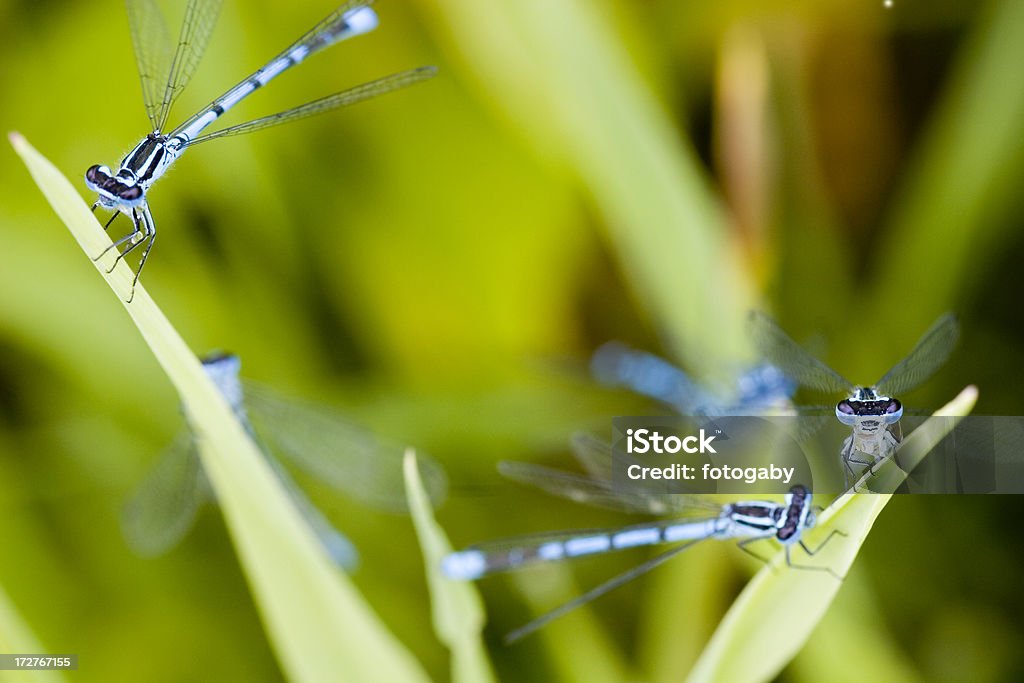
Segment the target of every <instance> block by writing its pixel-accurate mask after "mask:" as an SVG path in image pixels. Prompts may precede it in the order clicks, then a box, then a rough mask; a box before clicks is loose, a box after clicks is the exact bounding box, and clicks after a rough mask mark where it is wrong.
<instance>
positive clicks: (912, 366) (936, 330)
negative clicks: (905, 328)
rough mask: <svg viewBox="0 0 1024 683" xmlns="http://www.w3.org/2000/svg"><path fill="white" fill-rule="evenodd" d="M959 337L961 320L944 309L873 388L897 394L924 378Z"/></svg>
mask: <svg viewBox="0 0 1024 683" xmlns="http://www.w3.org/2000/svg"><path fill="white" fill-rule="evenodd" d="M959 337H960V323H959V322H958V321H957V318H956V316H955V315H953V314H952V313H946V314H945V315H942V316H941V317H939V319H938V320H936V321H935V323H934V324H933V325H932V326H931V327H930V328H929V329H928V331H927V332H925V333H924V335H922V337H921V338H920V339H919V340H918V341H917V345H916V346H914V349H913V350H912V351H911V352H910V353H909V354H907V357H906V358H904V359H903V360H901V361H900V362H899V363H897V364H896V365H894V366H893V368H892V370H890V371H889V372H887V373H885V376H884V377H883V378H882V379H880V380H878V383H877V384H876V385H875V389H876V390H877V391H879V392H880V393H882V394H885V395H887V396H899V395H900V394H903V393H906V392H907V391H910V390H911V389H913V388H914V387H916V386H917V385H918V384H920V383H921V382H923V381H925V380H926V379H928V378H929V377H931V376H932V375H933V374H935V371H936V370H938V369H939V368H940V367H941V366H942V364H943V363H945V362H946V360H947V359H948V358H949V354H951V353H952V352H953V347H954V346H956V341H957V339H958V338H959Z"/></svg>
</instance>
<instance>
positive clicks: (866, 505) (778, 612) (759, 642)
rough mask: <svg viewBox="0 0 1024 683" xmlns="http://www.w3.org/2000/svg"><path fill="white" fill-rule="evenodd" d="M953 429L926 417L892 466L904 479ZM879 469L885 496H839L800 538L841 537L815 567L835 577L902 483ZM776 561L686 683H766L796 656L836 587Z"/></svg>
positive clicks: (970, 395) (947, 411)
mask: <svg viewBox="0 0 1024 683" xmlns="http://www.w3.org/2000/svg"><path fill="white" fill-rule="evenodd" d="M977 397H978V392H977V389H975V388H974V387H968V388H966V389H964V390H963V391H962V392H960V395H959V396H957V397H956V398H955V399H953V400H952V401H951V402H950V403H948V404H947V405H945V406H944V407H943V408H941V409H940V410H939V411H937V412H936V413H935V416H964V415H967V414H968V413H969V412H970V411H971V409H972V408H973V407H974V403H975V401H976V400H977ZM954 423H955V420H950V419H936V417H934V416H933V417H932V418H930V419H929V420H927V421H925V422H924V423H923V424H922V425H921V426H920V427H918V428H917V429H915V430H914V431H913V432H912V433H911V434H910V436H908V437H907V439H906V441H904V442H903V445H902V446H901V447H900V449H899V457H900V463H901V464H902V465H903V466H904V467H905V468H906V469H907V471H911V470H913V469H914V467H915V466H916V465H917V464H918V463H920V462H921V460H922V459H923V458H924V457H925V456H926V455H927V454H928V453H929V452H930V451H931V450H932V449H933V448H934V447H935V445H936V444H938V443H939V441H941V440H942V439H943V438H944V437H945V436H946V434H948V433H949V432H950V431H951V430H952V428H953V427H954ZM890 457H891V456H890ZM880 467H881V469H880V474H879V479H885V483H884V484H883V486H884V487H885V488H882V489H881V490H885V491H888V492H889V493H871V494H866V493H845V494H843V495H842V496H840V497H839V498H837V499H836V500H835V501H834V502H833V503H832V505H830V506H829V507H828V509H827V510H825V512H824V513H823V514H822V515H821V517H820V519H819V522H818V524H817V526H816V527H815V528H814V530H813V532H812V533H809V534H808V536H809V538H808V540H807V543H808V545H810V546H811V547H814V546H815V545H816V544H820V543H821V542H823V541H824V540H825V538H826V537H828V535H829V534H831V533H832V531H833V530H838V531H840V532H842V533H843V534H845V536H836V537H834V538H833V539H832V541H831V542H830V543H829V548H828V551H827V552H825V556H824V557H823V559H822V560H819V562H820V563H821V566H827V567H829V568H830V569H832V570H833V571H834V572H836V573H837V574H839V575H840V576H842V575H845V574H846V573H847V571H848V570H849V568H850V565H851V564H853V560H854V559H855V558H856V556H857V553H858V552H859V550H860V547H861V544H863V542H864V539H865V538H867V535H868V532H870V531H871V527H872V525H873V524H874V522H875V519H876V518H877V517H878V515H879V513H881V511H882V509H883V508H884V507H885V506H886V504H887V503H888V502H889V499H890V498H891V497H892V495H891V492H892V491H895V490H896V487H897V486H899V484H900V483H901V482H902V481H903V479H905V478H906V476H907V475H906V472H904V471H903V470H899V469H898V468H896V467H891V466H890V467H886V466H884V465H882V466H880ZM883 472H884V474H883ZM868 477H870V474H867V475H865V479H866V478H868ZM863 481H864V480H862V482H863ZM859 483H860V482H859ZM815 539H816V540H815ZM783 561H784V553H783V552H781V550H780V552H778V553H776V554H775V556H774V557H773V558H772V559H771V561H770V562H768V563H767V564H766V566H765V567H764V568H763V569H761V571H760V572H758V574H757V576H755V577H754V578H753V579H752V580H751V581H750V583H748V584H747V586H746V588H745V589H744V590H743V592H742V593H741V594H740V596H739V597H738V598H737V599H736V602H734V603H733V605H732V607H731V608H730V609H729V612H728V613H727V614H726V615H725V618H724V619H723V620H722V623H721V624H720V625H719V627H718V630H717V631H716V632H715V635H714V636H712V638H711V642H710V643H708V646H707V648H706V649H705V650H704V653H703V654H702V655H701V658H700V660H699V661H698V662H697V666H696V667H694V669H693V671H692V672H691V673H690V677H689V679H687V680H688V681H690V683H702V682H705V681H726V682H728V683H745V682H747V681H768V680H771V679H772V678H774V677H775V676H776V675H778V673H779V671H780V670H781V669H782V667H784V666H785V665H786V663H787V662H789V660H790V659H792V658H793V657H794V656H795V655H796V653H797V652H799V651H800V648H801V647H803V645H804V643H805V642H806V641H807V638H808V637H810V635H811V633H812V632H813V631H814V629H815V628H816V627H817V625H818V622H819V621H821V619H822V617H824V616H825V612H826V611H827V610H828V607H829V605H830V604H831V603H832V600H833V598H835V596H836V593H838V592H839V588H840V587H841V586H842V583H841V582H840V581H838V580H836V578H835V577H834V576H831V575H830V574H828V573H826V572H822V571H799V570H793V569H790V568H782V567H781V566H780V565H781V564H782V562H783Z"/></svg>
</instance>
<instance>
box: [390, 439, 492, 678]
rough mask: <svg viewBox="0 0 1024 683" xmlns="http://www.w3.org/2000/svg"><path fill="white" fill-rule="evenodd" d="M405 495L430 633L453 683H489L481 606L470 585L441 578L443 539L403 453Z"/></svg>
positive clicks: (412, 462)
mask: <svg viewBox="0 0 1024 683" xmlns="http://www.w3.org/2000/svg"><path fill="white" fill-rule="evenodd" d="M405 491H406V496H407V497H408V499H409V511H410V513H411V514H412V521H413V524H414V525H415V527H416V536H417V537H418V538H419V539H420V547H421V548H422V549H423V561H424V562H425V563H426V568H427V585H429V586H430V598H431V603H432V604H433V610H434V632H435V633H436V634H437V638H438V640H440V641H441V642H442V643H444V644H445V645H446V646H448V649H449V650H451V653H452V681H453V683H488V682H489V681H494V674H493V672H492V671H491V664H490V660H488V658H487V651H486V650H485V649H484V644H483V640H482V639H481V637H480V634H481V631H482V630H483V627H484V622H485V617H484V607H483V603H482V602H481V600H480V594H479V593H478V592H477V590H476V588H475V587H474V586H473V584H472V583H470V582H467V581H452V580H451V579H449V578H447V577H446V576H444V574H442V573H441V560H442V559H443V558H444V556H445V555H447V554H448V553H450V552H451V551H452V547H451V544H450V543H449V542H448V537H447V536H446V535H445V533H444V530H443V529H441V525H440V524H438V523H437V520H435V519H434V513H433V511H432V510H431V508H430V499H429V497H428V496H427V494H426V492H425V491H424V490H423V482H422V480H421V479H420V471H419V467H417V465H416V454H415V452H413V451H412V450H411V449H410V450H408V451H406V454H405Z"/></svg>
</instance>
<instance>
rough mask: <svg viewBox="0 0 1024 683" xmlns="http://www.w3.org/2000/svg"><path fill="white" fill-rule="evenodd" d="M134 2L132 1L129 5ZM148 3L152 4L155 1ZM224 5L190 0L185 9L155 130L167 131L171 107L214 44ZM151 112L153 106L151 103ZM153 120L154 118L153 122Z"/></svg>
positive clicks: (157, 111)
mask: <svg viewBox="0 0 1024 683" xmlns="http://www.w3.org/2000/svg"><path fill="white" fill-rule="evenodd" d="M133 1H134V0H129V5H131V4H132V2H133ZM145 1H146V2H147V3H148V4H151V3H152V0H145ZM220 6H221V0H189V3H188V7H186V9H185V19H184V20H183V21H182V23H181V34H180V35H179V36H178V47H177V49H175V51H174V57H173V58H172V59H171V65H170V71H169V72H168V76H167V83H166V85H165V86H164V89H163V96H162V98H161V99H160V103H159V105H158V106H157V107H156V121H155V128H154V130H160V131H162V130H163V129H164V126H165V125H166V124H167V117H168V116H169V115H170V113H171V105H173V104H174V100H176V99H177V98H178V95H180V94H181V92H182V91H183V90H184V89H185V86H186V85H188V82H189V81H190V80H192V74H194V73H195V71H196V67H197V66H199V61H200V60H201V59H202V58H203V53H204V52H205V51H206V46H207V44H208V43H209V42H210V35H211V34H212V33H213V27H214V25H215V24H216V23H217V15H219V14H220ZM165 30H166V29H165ZM148 109H149V105H148V104H147V110H148ZM152 118H153V117H152V116H151V117H150V119H152Z"/></svg>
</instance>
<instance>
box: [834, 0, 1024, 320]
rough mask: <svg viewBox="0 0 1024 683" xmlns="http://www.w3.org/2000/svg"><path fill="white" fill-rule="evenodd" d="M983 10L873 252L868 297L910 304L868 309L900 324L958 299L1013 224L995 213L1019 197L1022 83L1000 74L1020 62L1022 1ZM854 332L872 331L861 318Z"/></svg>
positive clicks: (1023, 156) (1023, 145)
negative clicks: (906, 298)
mask: <svg viewBox="0 0 1024 683" xmlns="http://www.w3.org/2000/svg"><path fill="white" fill-rule="evenodd" d="M985 14H986V15H987V16H985V15H983V17H982V20H981V21H980V22H979V23H978V29H977V30H976V31H975V33H974V35H973V36H972V37H971V40H970V41H969V42H968V44H967V45H966V49H964V51H963V54H962V57H961V61H960V63H959V64H958V65H957V66H956V69H955V71H954V74H953V77H952V79H951V81H950V83H949V85H948V86H947V89H946V92H945V94H944V97H943V101H942V103H941V104H940V107H939V109H938V111H937V112H936V116H935V118H934V120H933V121H932V123H931V125H930V126H929V129H928V130H927V132H926V135H925V136H924V138H923V144H922V145H921V149H920V151H919V152H918V154H917V158H916V159H915V160H914V163H913V164H912V166H911V168H910V171H909V172H908V176H907V177H908V180H907V183H906V187H905V188H903V191H902V193H901V195H900V199H898V200H897V202H898V203H897V205H896V207H895V211H894V212H893V215H892V217H891V220H890V221H889V230H888V231H887V232H885V233H883V234H887V235H888V239H887V240H886V241H885V243H884V244H882V245H880V246H879V247H878V248H877V253H879V254H880V255H881V256H882V258H881V260H880V263H879V264H878V267H877V269H876V271H875V274H876V275H875V279H874V282H873V293H869V294H868V295H867V298H866V300H867V301H878V300H879V299H878V297H879V296H882V297H885V296H888V295H889V294H890V293H891V292H903V293H904V294H909V295H911V296H913V298H914V302H915V304H914V306H911V307H907V308H901V309H899V310H897V309H896V308H895V307H891V306H880V307H872V312H873V313H874V315H876V316H877V317H878V318H885V319H886V320H890V321H895V322H896V323H897V324H899V325H903V326H908V327H912V328H916V327H918V326H924V325H925V324H927V322H928V319H929V317H930V316H933V315H934V314H935V313H936V312H938V311H941V310H944V309H946V308H948V307H949V306H950V304H951V302H952V301H953V300H954V299H958V298H961V297H963V296H964V293H965V291H964V290H965V289H966V285H967V284H968V283H970V282H971V280H975V279H976V278H977V273H979V272H984V270H985V269H984V263H985V260H986V259H987V258H992V256H994V255H996V254H998V250H997V249H993V248H992V245H994V244H996V243H998V239H997V238H998V232H997V231H998V230H1007V231H1009V230H1014V229H1016V228H1017V227H1018V226H1017V225H1016V224H1015V222H1014V221H1009V220H1001V219H1002V216H1001V213H1002V212H1004V211H1005V210H1006V209H1007V208H1009V206H1012V204H1013V203H1014V202H1017V201H1018V199H1019V192H1020V191H1019V185H1020V180H1019V179H1020V173H1021V171H1022V170H1024V130H1022V125H1021V122H1022V121H1024V79H1020V78H1007V68H1008V67H1009V65H1015V64H1021V63H1024V3H1021V2H1018V1H1017V0H1000V1H998V2H994V3H992V4H991V6H990V7H989V10H988V11H987V12H986V13H985ZM936 264H942V267H941V277H936ZM924 283H927V284H926V285H925V286H922V285H923V284H924ZM972 284H973V283H972ZM854 326H855V327H858V328H861V329H863V328H864V327H865V326H866V327H868V328H869V329H870V328H876V327H877V325H872V324H871V323H865V321H864V320H858V321H857V322H856V323H854ZM893 327H895V325H893ZM878 329H887V328H884V327H878Z"/></svg>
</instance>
